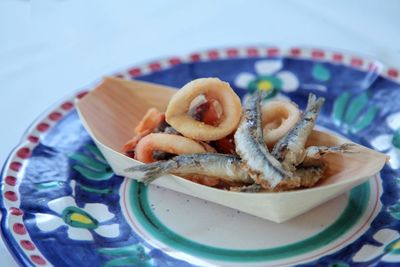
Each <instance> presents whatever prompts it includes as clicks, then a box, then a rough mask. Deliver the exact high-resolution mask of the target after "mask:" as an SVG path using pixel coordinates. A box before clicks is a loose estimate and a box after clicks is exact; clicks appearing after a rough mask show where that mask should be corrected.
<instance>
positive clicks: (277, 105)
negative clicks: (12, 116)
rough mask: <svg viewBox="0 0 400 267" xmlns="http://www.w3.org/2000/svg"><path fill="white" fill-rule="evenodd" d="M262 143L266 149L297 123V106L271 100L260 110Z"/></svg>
mask: <svg viewBox="0 0 400 267" xmlns="http://www.w3.org/2000/svg"><path fill="white" fill-rule="evenodd" d="M261 113H262V127H263V135H264V141H265V143H266V144H267V146H268V147H273V145H274V144H275V143H276V142H278V140H279V139H281V138H282V137H283V136H284V135H285V134H286V133H287V132H289V130H290V129H292V128H293V127H294V125H295V124H296V123H297V122H298V121H299V119H300V116H301V112H300V110H299V109H298V108H297V105H296V104H294V103H291V102H288V101H283V100H273V101H271V102H267V103H266V104H265V105H264V106H263V107H262V108H261Z"/></svg>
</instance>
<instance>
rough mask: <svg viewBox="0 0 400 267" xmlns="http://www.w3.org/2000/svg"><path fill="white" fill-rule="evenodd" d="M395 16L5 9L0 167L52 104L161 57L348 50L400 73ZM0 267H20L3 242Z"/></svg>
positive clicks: (239, 6)
mask: <svg viewBox="0 0 400 267" xmlns="http://www.w3.org/2000/svg"><path fill="white" fill-rule="evenodd" d="M399 13H400V2H399V1H396V0H392V1H389V0H386V1H372V0H370V1H365V0H364V1H361V0H360V1H346V0H344V1H310V0H304V1H300V0H296V1H294V0H293V1H261V0H260V1H246V0H236V1H221V0H219V1H216V0H214V1H211V0H207V1H204V0H202V1H196V2H195V1H184V0H181V1H178V0H173V1H171V0H170V1H161V0H160V1H132V0H114V1H109V0H86V1H79V0H74V1H72V0H31V1H29V0H1V1H0V125H1V129H2V130H1V131H0V134H1V142H0V162H4V161H5V159H6V157H7V155H8V153H9V152H10V150H11V149H12V148H13V147H14V146H15V145H16V144H17V143H18V141H19V138H20V136H21V135H22V133H23V132H24V130H25V129H26V128H27V126H28V125H29V124H30V123H31V122H32V121H33V120H34V119H35V117H37V116H38V115H39V114H40V113H41V112H42V111H43V110H45V109H46V108H47V107H49V106H50V105H51V104H52V103H54V102H55V101H56V100H58V99H60V98H62V97H63V96H65V95H68V94H69V93H71V92H73V91H74V90H76V89H77V88H81V87H82V86H84V85H86V84H88V83H90V82H92V81H93V80H96V79H97V78H99V77H100V76H101V75H103V74H107V73H110V72H113V71H115V70H119V69H123V68H125V67H127V66H130V65H134V64H137V63H142V62H146V61H148V60H151V59H157V58H159V57H165V56H171V55H182V54H187V53H190V52H193V51H197V50H202V49H206V48H215V47H224V46H240V45H257V44H266V45H278V46H281V47H289V46H313V47H327V48H335V49H345V50H350V51H354V52H358V53H360V54H361V55H362V54H366V55H369V56H373V57H376V58H378V59H381V60H383V61H384V62H386V63H387V64H389V65H391V66H400V16H399ZM1 242H2V241H0V243H1ZM0 266H7V267H13V266H17V264H16V263H15V262H14V260H13V259H12V258H11V257H10V254H9V253H8V252H7V251H6V250H5V248H4V245H3V243H1V244H0Z"/></svg>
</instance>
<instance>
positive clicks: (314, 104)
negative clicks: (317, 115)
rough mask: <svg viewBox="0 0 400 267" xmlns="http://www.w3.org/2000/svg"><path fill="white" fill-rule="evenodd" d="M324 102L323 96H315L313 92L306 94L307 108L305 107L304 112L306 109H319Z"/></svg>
mask: <svg viewBox="0 0 400 267" xmlns="http://www.w3.org/2000/svg"><path fill="white" fill-rule="evenodd" d="M324 102H325V98H323V97H317V96H316V95H314V94H309V95H308V102H307V108H306V112H307V111H311V110H313V111H314V110H317V111H318V110H319V109H320V108H321V106H322V105H323V104H324Z"/></svg>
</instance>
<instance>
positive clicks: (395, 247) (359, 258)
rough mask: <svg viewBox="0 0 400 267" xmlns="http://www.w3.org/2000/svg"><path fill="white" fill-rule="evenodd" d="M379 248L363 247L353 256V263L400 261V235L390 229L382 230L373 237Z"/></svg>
mask: <svg viewBox="0 0 400 267" xmlns="http://www.w3.org/2000/svg"><path fill="white" fill-rule="evenodd" d="M373 238H374V240H376V241H377V242H379V243H380V244H387V245H381V246H375V245H364V246H362V247H361V249H360V250H359V251H358V252H357V253H356V254H355V255H354V256H353V261H354V262H365V263H366V262H374V261H375V260H376V259H379V258H380V259H381V261H384V262H399V260H400V235H399V233H398V232H397V231H394V230H391V229H382V230H380V231H379V232H377V233H376V234H375V235H374V236H373Z"/></svg>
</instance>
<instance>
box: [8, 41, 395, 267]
mask: <svg viewBox="0 0 400 267" xmlns="http://www.w3.org/2000/svg"><path fill="white" fill-rule="evenodd" d="M116 76H119V77H123V78H126V79H133V78H134V79H138V80H143V81H151V82H155V83H161V84H166V85H170V86H174V87H181V86H182V85H184V84H185V83H187V82H189V81H190V80H193V79H196V78H199V77H209V76H216V77H219V78H221V79H222V80H225V81H228V82H229V83H230V84H231V85H232V87H233V88H234V89H235V90H236V92H237V93H238V94H239V95H240V96H241V97H243V96H244V95H245V94H247V93H251V92H254V91H255V90H267V91H271V94H269V96H270V97H278V98H290V99H292V100H294V101H295V102H297V103H299V105H300V106H301V107H302V108H304V106H305V101H306V99H307V95H308V94H309V93H310V92H313V93H315V94H318V95H320V96H324V97H325V98H326V99H327V101H326V104H325V105H324V107H323V110H322V112H321V114H320V116H319V119H318V125H319V126H320V127H325V128H326V129H329V130H331V131H334V132H336V133H338V134H341V135H343V136H345V137H347V138H349V139H351V140H353V141H355V142H357V143H360V144H362V145H365V146H368V147H372V148H375V149H376V150H379V151H382V152H384V153H386V154H388V155H389V156H390V157H391V159H390V162H389V164H388V165H386V166H385V167H384V169H383V170H382V171H381V173H379V174H377V175H376V176H374V177H371V179H370V180H369V181H368V182H366V183H364V184H362V185H360V186H358V187H356V188H354V189H353V190H351V191H350V192H348V193H347V194H344V195H342V196H339V197H337V198H335V199H334V200H331V201H329V202H327V203H325V204H323V205H322V206H319V207H317V208H315V209H313V210H311V211H310V212H308V213H306V214H304V215H301V216H299V217H297V218H295V219H292V220H290V221H288V222H285V223H282V224H276V223H272V222H269V221H267V220H263V219H260V218H257V217H254V216H250V215H247V214H244V213H241V212H238V211H236V210H234V209H230V208H226V207H223V206H219V205H216V204H213V203H209V202H206V201H203V200H200V199H196V198H192V197H189V196H187V195H184V194H179V193H176V192H172V191H169V190H166V189H163V188H159V187H155V186H149V187H145V186H143V185H142V184H140V183H137V182H135V181H134V180H129V179H124V178H123V177H119V176H116V175H114V174H113V172H112V170H111V168H110V167H109V165H108V164H107V162H106V161H105V160H104V158H103V157H102V155H101V153H100V152H99V151H98V149H97V148H96V147H95V146H94V144H93V143H92V141H91V140H90V138H89V136H88V134H87V133H86V132H85V130H84V128H83V126H82V125H81V123H80V121H79V118H78V115H77V113H76V110H75V108H74V98H75V96H73V97H71V98H70V99H65V100H64V101H63V102H62V103H59V104H57V105H56V106H55V107H54V108H52V109H51V110H49V111H48V112H47V113H46V114H45V115H44V116H42V117H40V118H39V119H38V120H37V121H36V122H35V123H34V124H33V126H32V127H31V128H30V129H29V130H28V131H27V133H26V135H25V136H24V137H23V138H22V141H21V143H20V144H19V145H18V146H17V147H16V149H15V150H14V151H13V152H12V153H11V155H10V156H9V158H8V160H7V162H6V163H5V165H4V167H3V170H2V174H1V181H2V186H1V197H2V198H1V210H2V213H3V217H2V221H1V227H2V231H3V235H4V236H3V237H4V240H5V242H6V244H7V245H8V247H9V249H10V251H11V252H12V253H13V255H14V256H15V258H16V259H17V261H18V262H19V263H20V264H21V265H23V266H82V267H83V266H90V267H94V266H106V267H117V266H267V265H268V266H284V265H300V266H301V265H313V266H314V265H318V266H350V265H351V266H353V265H359V266H365V265H375V264H377V263H379V264H381V265H392V266H398V264H400V234H399V229H400V179H399V177H400V105H399V103H400V84H399V83H400V73H399V71H398V70H397V69H392V68H387V67H386V66H384V65H383V64H381V63H380V62H378V61H375V60H371V59H368V58H364V57H359V56H354V55H350V54H346V53H342V52H333V51H325V50H321V49H303V48H292V49H288V50H283V49H279V48H277V47H249V48H229V49H219V50H210V51H205V52H201V53H195V54H191V55H189V56H187V57H182V58H178V57H174V58H169V59H166V60H160V61H156V62H151V63H149V64H146V65H143V66H140V67H134V68H130V69H128V70H126V71H123V72H120V73H118V74H117V75H116ZM83 95H84V92H81V93H79V94H78V95H77V97H82V96H83Z"/></svg>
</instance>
